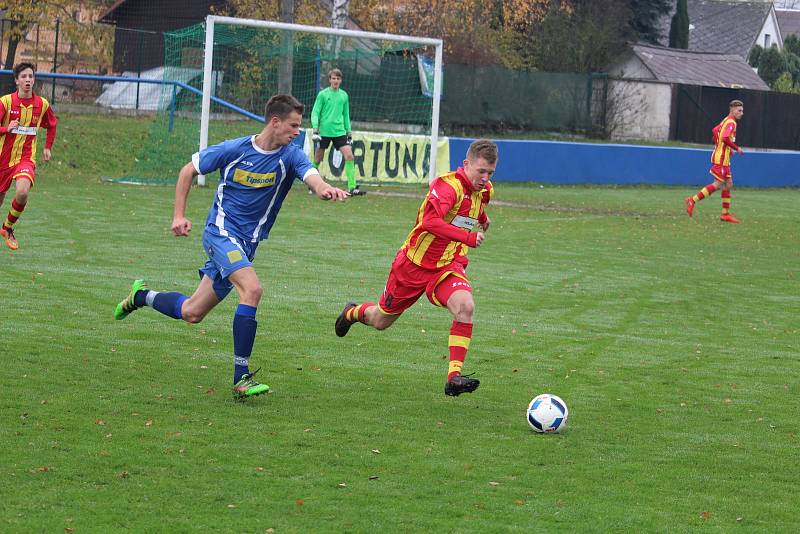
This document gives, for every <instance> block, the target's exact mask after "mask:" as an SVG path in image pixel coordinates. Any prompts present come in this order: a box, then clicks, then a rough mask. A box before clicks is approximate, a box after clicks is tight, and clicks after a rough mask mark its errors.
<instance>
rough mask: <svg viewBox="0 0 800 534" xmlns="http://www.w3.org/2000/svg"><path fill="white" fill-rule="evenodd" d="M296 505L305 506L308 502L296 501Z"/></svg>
mask: <svg viewBox="0 0 800 534" xmlns="http://www.w3.org/2000/svg"><path fill="white" fill-rule="evenodd" d="M294 503H295V504H296V505H297V506H303V505H304V504H305V503H306V501H304V500H303V499H297V500H296V501H294Z"/></svg>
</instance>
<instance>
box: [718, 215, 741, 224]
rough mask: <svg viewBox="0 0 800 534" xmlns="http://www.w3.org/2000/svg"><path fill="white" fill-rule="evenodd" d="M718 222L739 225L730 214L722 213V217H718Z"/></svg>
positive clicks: (737, 220)
mask: <svg viewBox="0 0 800 534" xmlns="http://www.w3.org/2000/svg"><path fill="white" fill-rule="evenodd" d="M719 220H720V221H724V222H729V223H735V224H739V219H737V218H736V217H734V216H733V215H731V214H730V213H723V214H722V215H720V216H719Z"/></svg>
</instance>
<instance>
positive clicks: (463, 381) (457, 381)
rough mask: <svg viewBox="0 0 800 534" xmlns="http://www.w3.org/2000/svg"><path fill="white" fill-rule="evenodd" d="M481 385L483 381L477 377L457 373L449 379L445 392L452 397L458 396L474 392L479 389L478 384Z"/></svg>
mask: <svg viewBox="0 0 800 534" xmlns="http://www.w3.org/2000/svg"><path fill="white" fill-rule="evenodd" d="M480 385H481V381H480V380H478V379H477V378H469V377H468V376H463V375H456V376H454V377H453V378H451V379H450V380H448V381H447V384H445V385H444V394H445V395H449V396H450V397H458V396H459V395H461V394H462V393H472V392H473V391H475V390H476V389H478V386H480Z"/></svg>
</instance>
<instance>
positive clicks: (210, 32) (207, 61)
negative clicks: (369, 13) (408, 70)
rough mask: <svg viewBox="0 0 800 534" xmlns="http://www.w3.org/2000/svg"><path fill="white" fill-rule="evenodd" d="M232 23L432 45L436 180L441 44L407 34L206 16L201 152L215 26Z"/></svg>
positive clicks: (432, 168) (431, 175) (200, 182)
mask: <svg viewBox="0 0 800 534" xmlns="http://www.w3.org/2000/svg"><path fill="white" fill-rule="evenodd" d="M216 23H220V24H232V25H239V26H251V27H256V28H270V29H273V30H290V31H303V32H309V33H321V34H327V35H335V36H341V37H354V38H362V39H381V40H385V41H398V42H404V43H414V44H420V45H425V46H433V47H435V49H436V54H435V58H434V71H433V106H432V110H431V112H432V113H431V115H432V116H431V135H430V138H431V157H430V172H429V176H428V181H433V179H434V178H436V156H437V152H438V144H439V106H440V101H441V96H442V50H443V46H444V44H443V42H442V40H441V39H432V38H426V37H411V36H407V35H396V34H391V33H377V32H365V31H355V30H340V29H335V28H324V27H321V26H306V25H304V24H291V23H286V22H273V21H267V20H255V19H240V18H235V17H221V16H218V15H208V16H207V17H206V42H205V53H204V62H203V104H202V111H201V113H200V150H203V149H204V148H206V147H207V146H208V123H209V119H210V112H211V83H212V82H211V80H212V73H211V67H212V65H213V62H214V25H215V24H216ZM205 183H206V180H205V176H203V175H200V176H198V177H197V184H198V185H201V186H202V185H205Z"/></svg>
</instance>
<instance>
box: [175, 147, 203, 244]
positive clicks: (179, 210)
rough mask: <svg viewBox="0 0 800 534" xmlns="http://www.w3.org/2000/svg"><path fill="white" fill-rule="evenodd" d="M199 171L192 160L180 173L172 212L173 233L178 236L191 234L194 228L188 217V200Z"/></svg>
mask: <svg viewBox="0 0 800 534" xmlns="http://www.w3.org/2000/svg"><path fill="white" fill-rule="evenodd" d="M198 174H199V173H198V172H197V169H195V168H194V163H192V162H191V161H190V162H189V163H187V164H186V165H184V166H183V168H182V169H181V172H180V173H179V174H178V183H177V184H175V208H174V210H173V212H172V233H173V234H175V235H176V236H177V237H183V236H187V235H189V232H191V230H192V221H190V220H189V219H187V218H186V200H187V199H188V198H189V190H190V189H191V188H192V181H193V180H194V177H195V176H197V175H198Z"/></svg>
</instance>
